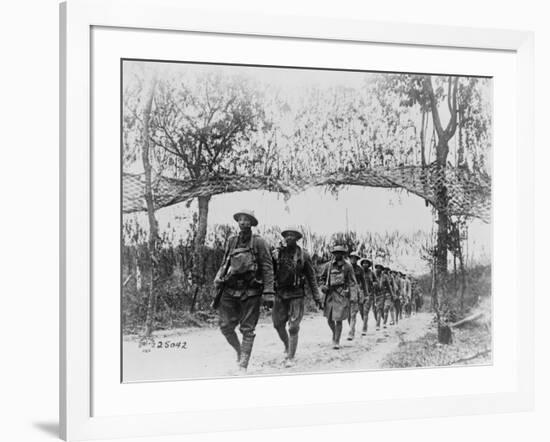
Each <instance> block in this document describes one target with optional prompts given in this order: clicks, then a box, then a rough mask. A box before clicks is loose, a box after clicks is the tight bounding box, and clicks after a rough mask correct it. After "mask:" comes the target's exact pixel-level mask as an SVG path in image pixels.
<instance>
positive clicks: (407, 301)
mask: <svg viewBox="0 0 550 442" xmlns="http://www.w3.org/2000/svg"><path fill="white" fill-rule="evenodd" d="M405 304H406V306H407V310H406V312H407V315H408V316H409V317H410V316H412V308H413V307H412V304H413V302H412V283H411V277H410V275H405Z"/></svg>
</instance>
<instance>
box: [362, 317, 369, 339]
mask: <svg viewBox="0 0 550 442" xmlns="http://www.w3.org/2000/svg"><path fill="white" fill-rule="evenodd" d="M368 326H369V314H368V313H367V314H366V315H365V316H364V317H363V329H362V330H361V335H362V336H367V328H368Z"/></svg>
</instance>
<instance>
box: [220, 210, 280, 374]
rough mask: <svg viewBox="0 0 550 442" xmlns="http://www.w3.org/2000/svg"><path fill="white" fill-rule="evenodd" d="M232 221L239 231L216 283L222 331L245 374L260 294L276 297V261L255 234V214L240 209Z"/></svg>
mask: <svg viewBox="0 0 550 442" xmlns="http://www.w3.org/2000/svg"><path fill="white" fill-rule="evenodd" d="M233 218H234V219H235V221H237V223H238V225H239V230H240V232H239V234H238V235H236V236H231V237H230V238H229V241H228V244H227V247H226V249H225V254H224V258H223V262H222V266H221V267H220V269H219V271H218V273H217V274H216V278H215V280H214V284H215V286H216V287H217V288H218V289H219V290H221V298H220V300H219V324H220V329H221V332H222V333H223V335H224V336H225V338H226V339H227V342H229V344H230V345H231V346H232V347H233V348H234V349H235V351H236V353H237V361H238V364H239V368H240V370H241V371H243V372H245V371H246V369H247V367H248V362H249V360H250V354H251V352H252V346H253V343H254V338H255V336H256V335H255V329H256V324H257V323H258V318H259V316H260V305H261V300H262V296H261V295H262V293H263V294H264V295H266V296H270V295H271V296H273V294H274V290H273V261H272V259H271V254H270V251H269V247H268V245H267V243H266V242H265V240H264V239H263V238H262V237H260V236H259V235H256V234H253V233H252V229H251V228H252V227H254V226H257V225H258V220H257V219H256V217H255V216H254V212H252V211H250V210H241V211H240V212H237V213H235V214H234V215H233ZM237 325H238V326H239V329H240V332H241V334H242V342H240V341H239V338H238V336H237V333H235V328H236V327H237Z"/></svg>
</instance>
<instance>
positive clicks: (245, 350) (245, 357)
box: [239, 336, 254, 372]
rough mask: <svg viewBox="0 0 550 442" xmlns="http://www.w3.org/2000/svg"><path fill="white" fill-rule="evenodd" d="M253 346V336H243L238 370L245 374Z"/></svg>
mask: <svg viewBox="0 0 550 442" xmlns="http://www.w3.org/2000/svg"><path fill="white" fill-rule="evenodd" d="M253 345H254V336H243V342H242V343H241V357H240V359H239V368H240V370H241V372H246V370H247V368H248V362H249V361H250V354H251V353H252V346H253Z"/></svg>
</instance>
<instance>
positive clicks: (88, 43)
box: [60, 0, 534, 440]
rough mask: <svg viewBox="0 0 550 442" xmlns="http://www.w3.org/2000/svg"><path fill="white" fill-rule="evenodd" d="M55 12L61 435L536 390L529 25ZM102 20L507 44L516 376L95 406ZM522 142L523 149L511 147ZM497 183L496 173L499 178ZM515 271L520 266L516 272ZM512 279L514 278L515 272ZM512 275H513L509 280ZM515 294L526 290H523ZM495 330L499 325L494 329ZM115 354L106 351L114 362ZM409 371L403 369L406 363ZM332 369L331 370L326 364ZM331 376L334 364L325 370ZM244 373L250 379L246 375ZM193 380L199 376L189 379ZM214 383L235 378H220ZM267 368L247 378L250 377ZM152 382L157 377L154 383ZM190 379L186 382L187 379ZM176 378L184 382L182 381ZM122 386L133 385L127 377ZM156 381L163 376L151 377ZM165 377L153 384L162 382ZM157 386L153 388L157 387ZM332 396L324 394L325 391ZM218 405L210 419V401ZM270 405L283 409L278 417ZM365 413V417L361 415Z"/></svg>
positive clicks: (111, 1)
mask: <svg viewBox="0 0 550 442" xmlns="http://www.w3.org/2000/svg"><path fill="white" fill-rule="evenodd" d="M60 20H61V32H60V35H61V45H60V49H61V54H60V55H61V57H60V60H61V67H60V72H61V78H60V81H61V88H60V90H61V97H60V108H61V128H60V140H61V146H60V166H61V167H60V170H61V172H60V173H61V175H60V223H61V226H60V232H61V233H60V256H61V258H60V259H61V262H60V272H61V273H60V428H61V435H62V437H63V438H64V439H65V440H82V439H97V438H114V437H124V436H128V437H129V436H161V435H168V434H177V433H191V432H205V431H225V430H235V429H245V428H248V429H252V428H256V429H259V428H269V427H274V426H276V425H277V423H276V422H282V421H284V422H285V425H286V426H300V425H317V424H327V423H351V422H362V421H366V420H382V419H389V418H392V419H395V418H414V417H436V416H448V415H458V414H474V413H488V412H512V411H524V410H530V409H532V407H533V392H534V380H533V371H534V362H533V361H534V349H533V343H534V335H533V310H534V309H533V301H534V286H533V284H534V282H533V281H534V278H533V268H534V258H533V249H534V236H533V231H534V229H533V214H534V202H533V201H534V199H533V193H534V192H533V189H534V186H533V173H532V170H533V165H534V160H533V157H534V141H533V121H534V118H533V98H534V88H533V35H532V33H530V32H520V31H501V30H486V29H470V28H468V29H466V28H452V27H446V26H432V25H410V24H397V23H372V22H363V21H355V20H339V19H338V20H337V19H330V20H329V19H320V18H314V17H295V16H292V17H291V16H284V17H283V16H276V15H271V14H265V15H261V16H259V15H252V14H251V15H243V14H236V13H231V12H229V11H216V12H212V11H200V10H191V9H186V8H184V7H182V6H181V2H178V1H176V0H156V1H153V0H138V1H125V0H70V1H68V2H65V3H62V4H61V6H60ZM94 27H95V28H97V27H105V28H118V29H124V28H126V29H132V30H134V31H135V30H141V31H142V32H147V30H161V31H175V32H177V31H183V32H187V33H197V34H207V35H212V36H216V35H233V36H236V37H238V36H256V37H270V38H284V39H295V40H296V41H301V40H308V41H324V42H330V43H337V44H346V43H353V44H357V45H360V44H367V43H369V44H372V43H376V44H384V45H400V46H410V47H412V48H413V49H414V48H418V49H420V48H447V49H449V48H452V49H453V50H456V51H461V50H485V51H504V52H506V53H510V54H512V56H513V57H514V58H515V64H516V66H517V73H516V74H515V90H516V100H515V101H514V102H513V105H514V109H515V115H516V120H515V124H516V134H517V136H516V140H515V154H516V155H514V159H513V160H512V161H513V162H514V163H513V165H514V167H515V171H516V180H514V182H513V183H510V186H512V187H511V188H510V189H511V190H512V191H513V202H514V204H511V207H512V209H511V211H512V212H513V213H512V214H511V217H510V218H511V219H513V221H514V222H513V223H512V224H511V225H510V229H513V233H514V240H515V241H513V245H512V246H511V247H510V250H511V252H510V253H511V254H513V256H514V257H515V259H516V263H517V266H516V267H515V269H514V270H515V272H517V274H520V273H521V275H522V278H521V294H520V293H519V290H520V287H519V285H517V284H516V285H514V284H512V285H511V286H510V287H509V293H507V296H510V297H511V298H512V299H513V300H514V302H515V305H516V309H515V314H516V317H515V319H516V321H517V327H516V329H515V330H516V331H517V336H516V342H517V348H516V349H515V354H514V358H513V360H514V363H513V365H514V366H513V367H510V368H511V369H513V372H514V373H515V378H514V379H515V382H510V383H509V385H507V388H503V389H501V391H494V392H480V393H478V394H462V395H461V394H455V395H449V396H437V397H423V396H421V395H418V394H412V393H411V394H410V395H409V396H408V397H396V398H394V399H383V400H357V398H354V399H350V400H349V401H343V400H340V399H334V400H333V401H332V402H331V401H330V400H329V401H328V402H325V403H312V402H311V401H308V400H307V399H303V402H302V403H294V404H293V405H284V404H283V405H281V404H280V405H270V406H269V405H265V404H264V405H262V406H257V407H254V408H252V407H247V410H246V413H247V415H248V416H249V417H250V419H249V421H247V423H246V424H245V423H244V422H242V421H241V420H240V419H239V416H240V415H241V413H242V412H243V410H242V408H231V407H229V406H226V407H224V408H219V409H216V408H214V409H209V410H206V409H197V410H189V409H188V410H186V411H181V410H180V411H178V409H176V408H174V409H173V410H170V409H168V410H164V411H163V412H155V413H139V414H138V413H134V412H133V411H132V410H130V409H128V410H126V412H124V410H119V412H118V413H112V414H109V413H102V414H101V415H99V414H97V413H94V394H93V392H94V391H95V390H94V388H95V387H97V385H98V384H99V383H101V379H100V377H99V376H98V375H97V374H96V373H94V364H93V361H92V346H93V342H92V341H93V336H94V335H93V333H92V329H93V327H94V324H97V322H96V321H101V318H100V317H98V313H97V311H95V314H94V315H92V312H93V311H94V310H93V304H94V297H93V284H92V283H93V276H92V275H93V272H92V270H93V269H92V262H93V260H92V252H93V250H92V244H93V241H92V233H93V230H92V193H93V192H94V185H93V182H92V171H91V166H92V160H91V153H92V150H91V146H92V121H91V115H92V110H91V105H92V101H91V100H92V98H91V97H92V90H91V89H92V88H91V72H92V53H93V51H92V48H93V45H92V37H91V36H92V29H93V28H94ZM520 149H521V155H519V154H518V153H519V152H520ZM497 185H498V183H495V186H497ZM516 276H517V275H516ZM514 281H516V279H514ZM516 282H517V281H516ZM520 295H521V302H519V299H520V298H519V297H520ZM495 339H498V336H496V337H495ZM118 367H119V363H118V362H117V361H113V370H117V371H118ZM403 375H405V374H403ZM327 376H331V375H327ZM332 376H334V375H332ZM242 381H245V382H246V381H247V380H241V382H242ZM192 382H194V381H192ZM217 382H218V383H223V382H226V383H227V382H233V381H229V380H218V381H217ZM261 382H262V379H261V378H257V379H253V380H252V379H251V380H249V388H250V389H251V390H253V389H254V388H257V387H258V385H259V384H258V383H261ZM152 385H153V386H151V387H150V388H156V387H155V385H154V384H152ZM188 385H189V384H188ZM180 387H181V385H180ZM128 388H133V387H132V386H131V385H130V386H129V387H128ZM158 388H159V389H160V388H161V387H160V386H159V387H158ZM166 390H169V389H166V388H164V390H162V391H161V392H160V393H159V392H157V393H156V394H160V395H162V394H167V393H166V392H165V391H166ZM159 391H160V390H159ZM329 399H330V398H329ZM213 412H214V413H215V419H213V418H212V413H213ZM274 413H276V414H277V415H278V416H280V418H278V419H277V421H275V420H274V419H273V415H274ZM366 416H368V417H366Z"/></svg>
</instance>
